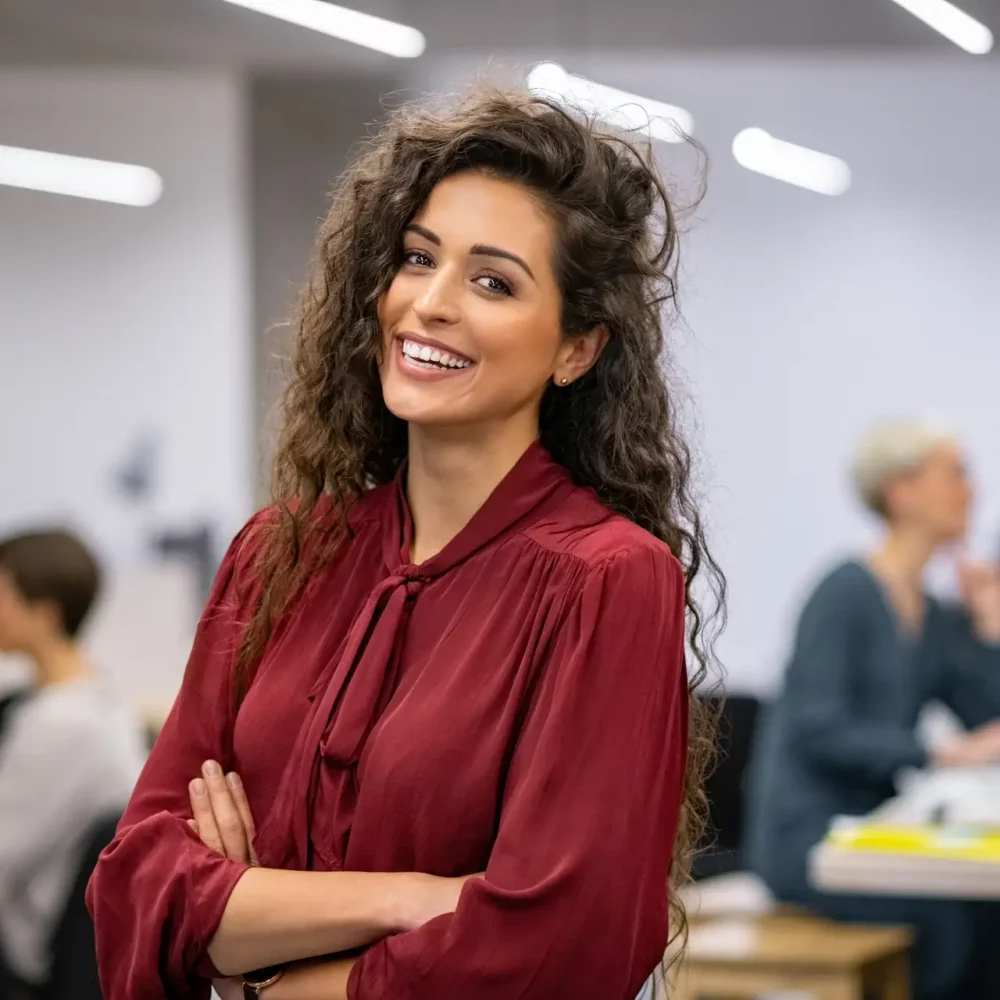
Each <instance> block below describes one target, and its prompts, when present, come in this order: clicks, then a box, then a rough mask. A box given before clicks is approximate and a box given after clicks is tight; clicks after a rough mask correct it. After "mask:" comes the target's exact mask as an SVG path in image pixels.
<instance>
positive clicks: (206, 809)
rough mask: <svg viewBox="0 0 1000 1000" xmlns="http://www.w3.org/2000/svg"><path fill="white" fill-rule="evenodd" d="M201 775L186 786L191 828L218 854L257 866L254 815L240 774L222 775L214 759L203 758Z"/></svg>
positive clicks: (233, 772) (258, 862)
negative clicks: (189, 801)
mask: <svg viewBox="0 0 1000 1000" xmlns="http://www.w3.org/2000/svg"><path fill="white" fill-rule="evenodd" d="M201 775H202V776H201V777H200V778H195V779H194V780H193V781H192V782H191V784H190V785H189V786H188V794H189V797H190V799H191V815H192V817H193V818H192V819H189V820H188V824H189V825H190V826H191V829H192V830H194V831H195V833H197V834H198V836H199V837H200V838H201V841H202V843H203V844H205V845H206V846H207V847H210V848H211V849H212V850H213V851H215V852H216V853H217V854H221V855H223V857H227V858H231V859H232V860H233V861H242V862H243V863H244V864H249V865H254V866H258V865H259V864H260V861H259V860H258V858H257V854H256V852H255V851H254V847H253V838H254V822H253V815H252V814H251V812H250V803H249V802H248V801H247V796H246V791H245V790H244V788H243V783H242V782H241V781H240V776H239V775H238V774H237V773H236V772H235V771H232V772H230V773H229V774H227V775H223V773H222V768H221V767H220V766H219V765H218V764H217V763H216V762H215V761H214V760H207V761H205V763H204V764H203V765H202V768H201Z"/></svg>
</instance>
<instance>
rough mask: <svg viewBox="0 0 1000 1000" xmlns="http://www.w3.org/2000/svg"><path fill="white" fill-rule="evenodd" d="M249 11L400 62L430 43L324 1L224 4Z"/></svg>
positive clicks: (408, 29)
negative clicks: (382, 53) (266, 15)
mask: <svg viewBox="0 0 1000 1000" xmlns="http://www.w3.org/2000/svg"><path fill="white" fill-rule="evenodd" d="M225 2H226V3H231V4H234V5H235V6H237V7H245V8H246V9H247V10H254V11H257V12H258V13H259V14H268V15H270V16H271V17H276V18H278V19H279V20H280V21H288V22H289V24H297V25H298V26H299V27H301V28H309V29H311V30H312V31H318V32H320V33H321V34H324V35H331V36H332V37H333V38H340V39H343V40H344V41H345V42H353V43H354V44H355V45H364V46H365V47H366V48H369V49H375V50H376V51H377V52H385V53H386V54H387V55H390V56H396V57H397V58H399V59H414V58H416V57H417V56H419V55H423V52H424V49H425V48H427V40H426V39H425V38H424V36H423V34H422V33H421V32H419V31H417V29H416V28H411V27H409V26H408V25H405V24H397V23H396V22H395V21H387V20H385V19H384V18H381V17H375V16H373V15H372V14H362V13H361V11H359V10H348V9H347V8H346V7H338V6H337V5H336V4H332V3H326V2H325V0H225Z"/></svg>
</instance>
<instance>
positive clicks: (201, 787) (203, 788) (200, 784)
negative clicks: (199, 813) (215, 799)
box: [191, 778, 208, 795]
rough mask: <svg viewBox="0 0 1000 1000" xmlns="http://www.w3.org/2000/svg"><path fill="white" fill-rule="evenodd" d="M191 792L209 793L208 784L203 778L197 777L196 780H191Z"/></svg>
mask: <svg viewBox="0 0 1000 1000" xmlns="http://www.w3.org/2000/svg"><path fill="white" fill-rule="evenodd" d="M191 794H192V795H207V794H208V786H207V785H206V784H205V782H204V781H202V780H201V778H195V779H194V781H192V782H191Z"/></svg>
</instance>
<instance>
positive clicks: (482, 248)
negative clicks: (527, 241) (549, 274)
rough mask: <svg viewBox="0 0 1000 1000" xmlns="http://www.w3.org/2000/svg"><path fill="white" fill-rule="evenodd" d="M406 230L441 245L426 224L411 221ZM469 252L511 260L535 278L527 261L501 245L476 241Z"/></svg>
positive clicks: (436, 235)
mask: <svg viewBox="0 0 1000 1000" xmlns="http://www.w3.org/2000/svg"><path fill="white" fill-rule="evenodd" d="M406 231H407V232H408V233H416V234H417V236H422V237H423V238H424V239H425V240H427V242H428V243H433V244H434V246H436V247H439V246H441V237H440V236H438V234H437V233H435V232H432V231H431V230H430V229H428V228H427V227H426V226H422V225H420V223H419V222H411V223H410V224H409V225H408V226H407V227H406ZM469 253H470V254H473V255H474V256H478V257H499V258H501V259H502V260H510V261H513V262H514V263H515V264H517V265H518V267H521V268H523V269H524V271H525V272H526V273H527V275H528V277H529V278H531V280H532V281H534V280H535V275H534V272H533V271H532V270H531V268H530V267H528V265H527V263H526V262H525V261H524V260H523V259H522V258H521V257H518V255H517V254H516V253H511V252H510V251H509V250H504V249H502V248H501V247H494V246H490V245H489V244H486V243H476V244H474V245H473V246H471V247H469Z"/></svg>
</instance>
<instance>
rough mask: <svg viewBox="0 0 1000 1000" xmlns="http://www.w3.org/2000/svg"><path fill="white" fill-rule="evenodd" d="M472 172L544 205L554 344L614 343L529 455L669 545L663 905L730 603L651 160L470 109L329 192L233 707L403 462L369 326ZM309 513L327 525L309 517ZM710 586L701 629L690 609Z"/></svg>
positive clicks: (640, 151) (697, 782)
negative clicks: (708, 512) (684, 745)
mask: <svg viewBox="0 0 1000 1000" xmlns="http://www.w3.org/2000/svg"><path fill="white" fill-rule="evenodd" d="M469 170H478V171H483V172H486V173H488V174H490V175H492V176H496V177H500V178H504V179H508V180H512V181H515V182H517V183H519V184H523V185H524V186H525V187H526V188H527V189H528V190H530V191H531V192H533V193H534V194H535V196H537V197H538V198H539V199H540V201H541V203H542V204H543V205H544V206H545V207H546V208H547V210H548V212H549V214H550V217H551V219H552V221H553V225H554V229H555V232H556V237H557V238H556V251H555V260H554V266H555V273H556V276H557V278H558V281H559V284H560V288H561V302H562V326H563V329H564V331H565V334H566V335H567V336H574V335H579V334H581V333H584V332H586V331H588V330H591V329H593V328H594V327H595V326H597V325H598V324H604V325H605V326H606V328H607V330H608V331H609V334H610V339H609V342H608V344H607V347H606V348H605V350H604V351H603V353H602V354H601V356H600V358H599V360H598V361H597V363H596V364H595V365H594V367H593V368H592V369H591V371H590V372H588V373H587V374H586V375H585V376H584V377H582V378H580V379H579V380H578V381H576V382H574V383H573V384H572V385H571V386H570V387H569V388H565V389H560V390H559V391H555V390H553V389H551V388H550V390H549V391H548V392H547V393H546V395H545V397H544V398H543V400H542V406H541V421H540V422H541V428H540V432H541V441H542V443H543V444H544V446H545V447H546V448H547V449H548V451H549V452H550V453H551V454H552V456H553V457H554V458H555V459H556V460H557V461H558V462H559V463H561V464H562V465H563V466H564V467H565V468H566V469H567V470H569V472H570V474H571V475H572V477H573V479H574V480H575V481H576V482H577V483H579V484H581V485H583V486H589V487H592V488H593V489H594V490H595V491H596V493H597V495H598V496H599V497H600V498H601V500H602V501H603V502H604V503H605V504H606V505H607V506H608V507H609V508H610V509H612V510H614V511H617V512H618V513H620V514H622V515H624V516H625V517H627V518H629V519H630V520H632V521H634V522H635V523H636V524H638V525H640V526H642V527H643V528H645V529H646V530H647V531H648V532H650V533H651V534H652V535H655V536H656V537H657V538H659V539H662V540H663V541H664V542H666V543H667V545H669V546H670V549H671V550H672V551H673V553H674V554H675V555H676V556H677V558H678V559H680V561H681V562H682V564H683V566H684V569H685V571H686V577H687V583H688V596H687V609H688V630H687V631H688V646H689V650H690V655H691V659H692V660H693V663H690V664H689V683H690V690H691V716H690V733H691V737H690V746H689V756H688V766H687V776H686V787H685V790H684V795H685V799H684V808H683V812H682V820H681V823H680V828H679V830H678V833H677V839H676V844H675V855H674V858H675V860H674V865H673V869H672V876H671V883H672V885H671V890H673V889H676V886H677V884H679V883H680V882H681V881H682V880H683V879H684V878H685V877H686V875H687V871H688V867H689V861H690V857H691V853H692V850H693V848H694V846H695V845H696V843H697V841H698V839H699V836H700V833H701V831H702V828H703V822H704V817H705V813H706V804H705V796H704V791H703V782H704V775H705V769H706V766H707V764H708V761H709V760H710V757H711V753H712V747H713V743H714V739H713V735H714V733H713V725H712V720H711V719H710V717H709V714H708V711H707V709H706V708H705V707H704V703H703V702H702V701H701V700H700V699H699V698H696V697H695V696H694V691H695V688H697V687H699V686H700V685H701V684H702V682H703V681H704V680H705V678H706V675H707V672H708V670H709V665H710V662H711V637H710V636H709V635H707V633H706V625H707V624H708V622H709V620H710V619H714V620H715V621H716V622H721V617H722V616H721V614H716V613H715V612H721V611H722V609H723V608H724V593H725V584H724V580H723V577H722V574H721V573H720V571H719V569H718V567H717V565H716V564H715V562H714V561H713V559H712V557H711V555H710V554H709V551H708V548H707V546H706V541H705V533H704V530H703V526H702V520H701V517H700V515H699V511H698V506H697V503H696V501H695V498H694V496H693V492H692V489H691V456H690V452H689V449H688V447H687V445H686V444H685V442H684V440H683V438H682V436H681V433H680V431H679V429H678V418H677V409H676V402H675V400H674V396H673V392H672V390H671V388H670V385H669V380H668V377H667V375H666V369H665V365H664V363H665V360H666V359H665V358H664V326H665V323H667V322H668V320H669V317H670V316H671V315H672V314H673V313H674V312H675V305H676V301H675V299H676V296H675V291H676V286H675V280H674V276H675V273H676V263H677V240H678V226H677V217H676V214H675V210H674V207H673V205H672V202H671V199H670V198H669V197H668V192H667V189H666V186H665V184H664V182H663V181H662V179H661V178H660V176H659V174H658V172H657V169H656V166H655V163H654V160H653V156H652V151H651V149H650V147H649V144H648V143H645V142H637V141H634V137H629V136H627V135H619V134H615V133H614V132H612V131H610V130H608V129H606V128H604V127H603V126H601V125H600V124H599V123H598V122H596V121H594V120H591V119H588V118H587V117H586V116H583V115H578V114H576V113H573V112H571V111H568V110H566V109H564V108H562V107H560V106H559V105H558V104H557V103H554V102H550V101H548V100H545V99H541V98H539V97H536V96H533V95H530V94H526V93H519V92H518V93H509V92H498V91H477V92H475V93H474V94H472V95H471V96H469V97H467V98H466V99H464V100H463V101H462V102H461V103H460V104H458V105H457V106H455V107H452V108H451V109H449V110H448V111H446V112H440V111H437V112H435V111H431V110H428V109H425V108H419V107H414V106H410V107H405V108H403V109H400V110H397V111H395V112H394V113H392V114H391V116H390V117H389V119H388V121H387V123H386V124H385V125H384V127H382V128H381V129H380V130H379V132H378V134H377V135H376V136H375V137H374V138H373V139H371V140H369V141H368V142H367V144H366V145H365V146H364V147H363V148H362V150H361V152H360V155H359V156H358V158H357V159H356V161H355V162H354V164H353V166H351V167H350V168H349V169H348V171H347V172H346V173H345V174H344V176H343V177H342V178H341V180H340V182H339V184H338V185H337V187H336V189H335V191H334V194H333V199H332V204H331V207H330V210H329V213H328V215H327V217H326V220H325V221H324V223H323V225H322V228H321V230H320V235H319V239H318V242H317V247H316V253H315V261H314V269H313V273H312V278H311V280H310V281H309V283H308V285H307V287H306V288H305V290H304V293H303V296H302V300H301V303H300V307H299V311H298V315H297V331H298V335H297V344H296V350H295V355H294V363H293V367H292V371H291V378H290V382H289V385H288V387H287V391H286V394H285V397H284V405H283V416H284V422H283V432H282V434H281V437H280V441H279V445H278V450H277V457H276V460H275V469H274V481H273V493H274V501H275V507H276V510H277V511H278V515H277V516H276V517H274V518H272V519H270V520H269V521H267V523H266V524H265V525H264V526H263V528H262V529H261V530H262V531H263V532H265V538H264V539H263V544H262V546H261V548H260V551H261V557H260V579H262V580H263V581H264V591H263V596H262V599H261V601H260V604H259V607H258V609H257V612H256V614H255V616H254V617H253V619H252V620H251V622H250V623H249V626H248V628H247V631H246V633H245V636H244V641H243V645H242V648H241V651H240V657H239V672H238V684H237V688H238V695H237V696H238V697H240V696H241V694H240V692H244V691H245V690H246V686H247V684H248V683H249V679H250V676H251V673H252V668H253V665H254V663H255V662H256V661H257V660H258V658H259V655H260V653H261V652H262V650H263V648H264V645H265V644H266V642H267V640H268V638H269V636H270V633H271V630H272V628H273V626H274V624H275V622H276V620H277V619H278V618H279V617H280V616H281V615H282V613H283V612H284V611H285V610H286V609H287V608H288V607H289V605H290V604H291V602H292V601H293V600H294V599H295V597H296V595H297V594H298V593H299V592H300V590H301V588H302V586H303V585H304V584H305V583H306V582H307V581H308V579H309V578H310V576H311V574H312V573H313V572H314V570H315V569H316V567H317V565H318V564H319V563H321V562H322V561H323V560H325V559H327V558H328V557H329V555H330V552H331V550H332V548H333V547H335V546H336V545H339V544H341V542H342V541H343V540H344V539H345V538H346V537H347V534H348V528H347V521H346V517H347V512H348V510H349V508H350V507H351V505H352V504H353V503H354V501H355V500H356V499H357V498H358V497H360V496H361V495H362V494H363V493H365V492H366V491H367V490H369V489H371V488H372V487H373V486H375V485H377V484H381V483H386V482H389V481H390V480H391V479H392V478H393V476H394V475H395V473H396V470H397V468H398V467H399V464H400V462H402V461H403V459H404V457H405V456H406V449H407V434H406V425H405V423H404V422H403V421H401V420H399V419H398V418H396V417H395V416H393V414H392V413H390V412H389V410H388V409H387V408H386V405H385V403H384V401H383V398H382V389H381V383H380V380H379V374H378V361H379V352H380V351H381V349H382V337H381V335H380V329H379V323H378V319H377V316H376V308H377V304H378V301H379V298H380V296H381V295H382V294H383V293H384V292H385V291H386V290H387V288H388V287H389V284H390V282H391V281H392V279H393V277H394V276H395V274H396V272H397V270H398V268H399V266H400V263H401V255H402V245H403V232H404V229H405V227H406V225H407V224H408V223H409V222H410V220H412V219H413V217H414V215H415V214H416V213H417V211H418V210H419V209H420V207H421V206H422V205H423V203H424V202H425V201H426V199H427V197H428V195H429V194H430V192H431V190H432V189H433V188H434V186H435V185H436V184H437V183H438V182H439V181H441V180H442V179H443V178H445V177H447V176H449V175H451V174H454V173H456V172H459V171H469ZM320 504H322V505H323V510H324V511H326V510H327V506H328V507H329V512H331V513H332V516H325V515H324V516H322V517H317V516H315V515H316V512H317V507H318V505H320ZM703 577H705V578H706V579H707V584H708V585H707V587H706V586H705V585H704V584H701V585H699V587H698V590H699V591H701V592H702V593H707V594H709V595H710V597H711V598H712V599H713V600H712V603H713V605H714V610H713V613H712V614H710V615H705V614H703V611H702V609H701V608H700V607H699V604H698V601H697V600H696V598H695V596H694V595H695V588H694V587H693V584H694V581H695V579H696V578H698V579H699V581H700V580H701V579H702V578H703ZM710 631H711V630H710ZM670 899H671V908H672V917H673V919H672V925H671V926H672V934H673V935H674V936H676V935H677V934H682V935H683V933H684V929H685V927H686V922H685V919H684V911H683V907H682V906H681V904H680V902H679V900H678V897H677V893H676V892H675V891H671V892H670Z"/></svg>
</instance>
